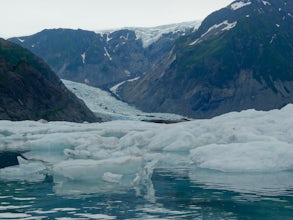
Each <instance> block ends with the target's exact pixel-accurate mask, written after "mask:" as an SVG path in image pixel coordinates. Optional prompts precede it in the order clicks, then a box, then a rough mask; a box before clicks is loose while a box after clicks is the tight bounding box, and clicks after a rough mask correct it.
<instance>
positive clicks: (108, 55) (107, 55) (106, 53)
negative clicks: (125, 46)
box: [104, 47, 112, 61]
mask: <svg viewBox="0 0 293 220" xmlns="http://www.w3.org/2000/svg"><path fill="white" fill-rule="evenodd" d="M104 50H105V53H104V56H105V57H108V58H109V60H110V61H112V57H111V56H110V54H109V52H108V50H107V48H106V47H104Z"/></svg>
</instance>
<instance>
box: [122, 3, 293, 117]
mask: <svg viewBox="0 0 293 220" xmlns="http://www.w3.org/2000/svg"><path fill="white" fill-rule="evenodd" d="M292 27H293V2H292V1H288V0H266V1H264V0H238V1H235V2H233V3H232V4H230V5H229V6H227V7H226V8H223V9H221V10H219V11H216V12H214V13H212V14H211V15H209V16H208V17H207V18H206V19H205V20H204V21H203V22H202V25H201V26H200V27H199V29H198V31H197V32H193V33H191V34H190V35H187V36H185V37H182V38H180V39H179V40H178V41H177V42H176V45H175V47H174V48H173V50H172V52H170V53H169V54H167V56H165V58H164V59H162V60H161V62H160V63H159V64H158V65H157V66H156V67H155V68H154V70H153V71H151V72H150V73H148V74H146V75H145V76H144V77H142V78H140V79H138V80H136V81H133V82H127V83H125V84H123V85H122V86H121V87H120V88H118V90H117V92H118V93H119V95H120V96H121V97H122V98H123V99H124V100H125V101H127V102H128V103H130V104H134V105H135V106H137V107H139V108H140V109H142V110H144V111H156V112H158V111H162V112H172V113H178V114H183V115H186V116H190V117H194V118H210V117H213V116H216V115H220V114H223V113H226V112H230V111H241V110H244V109H250V108H254V109H258V110H269V109H274V108H281V107H282V106H284V105H285V104H287V103H292V102H293V29H292Z"/></svg>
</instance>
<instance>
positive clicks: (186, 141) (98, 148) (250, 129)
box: [0, 104, 293, 195]
mask: <svg viewBox="0 0 293 220" xmlns="http://www.w3.org/2000/svg"><path fill="white" fill-rule="evenodd" d="M292 133H293V105H292V104H289V105H287V106H285V107H284V108H282V109H281V110H271V111H268V112H265V111H256V110H246V111H242V112H231V113H228V114H225V115H222V116H218V117H215V118H213V119H209V120H193V121H189V122H181V123H177V124H155V123H147V122H142V121H133V120H132V121H130V120H116V121H110V122H105V123H92V124H89V123H69V122H44V121H20V122H12V121H5V120H3V121H0V151H15V150H18V151H21V152H25V153H23V155H24V156H25V158H27V160H25V159H23V158H21V157H18V160H19V165H17V166H13V167H7V168H3V169H0V179H2V180H24V181H35V182H38V181H44V180H45V179H46V178H47V177H48V176H50V177H52V179H53V181H54V183H55V184H56V185H55V190H56V192H57V193H60V194H70V193H84V192H92V191H94V192H111V191H113V190H118V189H119V190H122V191H123V190H127V189H129V188H132V189H136V190H137V192H138V193H140V192H141V191H147V192H148V193H147V194H148V195H149V194H151V193H152V191H153V190H152V182H151V176H152V172H153V170H154V169H157V168H166V169H169V170H174V171H175V170H178V168H182V169H188V170H190V174H189V176H190V178H191V179H192V180H194V181H197V182H202V183H206V184H210V185H211V187H213V186H217V187H218V185H220V186H221V185H233V184H234V185H233V187H232V188H236V190H249V189H247V186H251V184H249V180H250V179H252V180H258V178H260V177H259V175H265V177H264V178H263V179H264V182H272V184H275V185H273V186H271V188H276V186H279V185H277V183H276V182H274V181H270V180H273V179H274V176H275V175H276V174H278V175H281V177H282V178H283V177H285V179H287V180H288V181H285V182H284V183H283V184H282V186H283V185H284V188H285V189H286V186H288V185H291V182H292V181H291V180H292V179H293V178H292V175H291V174H292V172H291V171H292V169H293V160H292V158H293V136H292ZM203 170H208V172H211V173H212V174H211V175H206V173H205V172H203ZM283 172H285V174H284V175H283V174H282V173H283ZM203 173H204V174H203ZM288 173H289V174H288ZM282 175H283V176H282ZM221 176H222V177H225V176H227V177H229V178H219V177H221ZM243 176H244V177H249V178H244V180H243V181H242V183H243V184H238V183H239V179H240V180H241V179H243V178H241V177H243ZM281 177H280V178H281ZM266 179H267V180H269V181H265V180H266ZM235 183H237V184H236V185H237V186H238V185H239V187H236V186H235ZM246 183H247V185H246V186H245V184H246ZM243 185H244V186H243ZM264 185H265V186H266V184H264ZM241 186H242V188H241ZM239 188H240V189H239ZM267 188H269V187H267ZM282 189H283V188H282ZM251 190H253V189H251ZM259 191H261V190H259Z"/></svg>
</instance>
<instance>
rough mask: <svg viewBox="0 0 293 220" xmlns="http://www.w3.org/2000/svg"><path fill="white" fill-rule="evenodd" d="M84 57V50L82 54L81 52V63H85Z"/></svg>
mask: <svg viewBox="0 0 293 220" xmlns="http://www.w3.org/2000/svg"><path fill="white" fill-rule="evenodd" d="M85 58H86V54H85V52H84V53H83V54H81V59H82V63H83V64H85Z"/></svg>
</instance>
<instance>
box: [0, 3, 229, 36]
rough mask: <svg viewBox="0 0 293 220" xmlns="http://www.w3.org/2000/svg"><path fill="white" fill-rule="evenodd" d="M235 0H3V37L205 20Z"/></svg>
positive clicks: (0, 17) (0, 27)
mask: <svg viewBox="0 0 293 220" xmlns="http://www.w3.org/2000/svg"><path fill="white" fill-rule="evenodd" d="M232 1H233V0H0V5H1V13H0V37H3V38H8V37H14V36H23V35H29V34H33V33H36V32H39V31H41V30H43V29H45V28H59V27H62V28H73V29H77V28H81V29H86V30H103V29H112V28H120V27H133V26H139V27H150V26H157V25H162V24H170V23H177V22H183V21H192V20H198V19H200V20H202V19H203V18H205V17H206V16H207V15H208V14H210V13H211V12H213V11H215V10H217V9H220V8H222V7H225V6H226V5H228V4H229V3H231V2H232Z"/></svg>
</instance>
